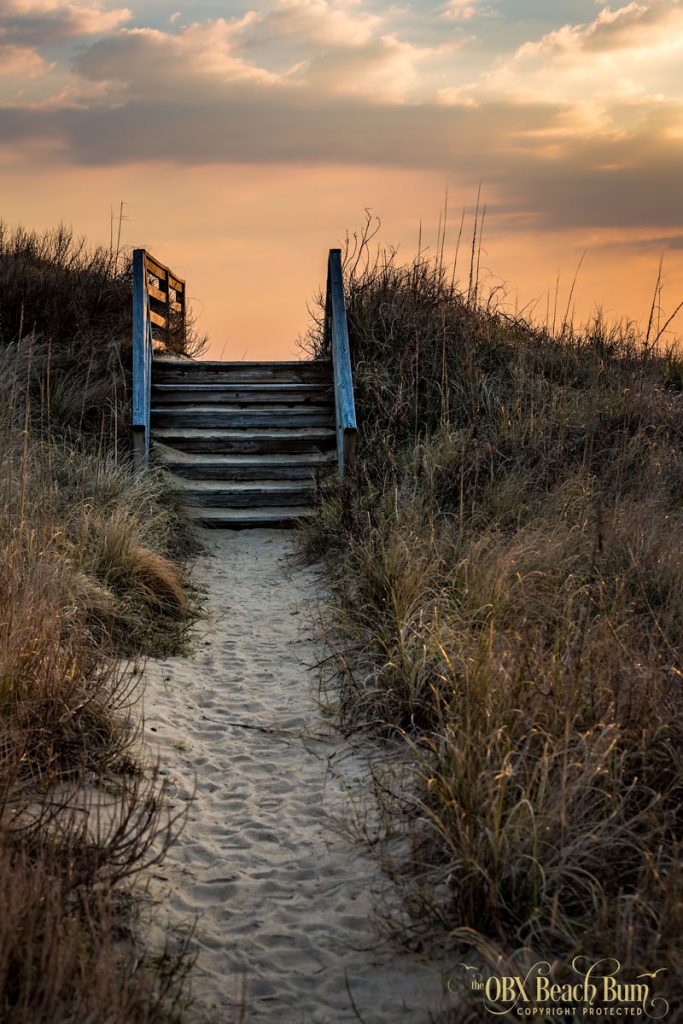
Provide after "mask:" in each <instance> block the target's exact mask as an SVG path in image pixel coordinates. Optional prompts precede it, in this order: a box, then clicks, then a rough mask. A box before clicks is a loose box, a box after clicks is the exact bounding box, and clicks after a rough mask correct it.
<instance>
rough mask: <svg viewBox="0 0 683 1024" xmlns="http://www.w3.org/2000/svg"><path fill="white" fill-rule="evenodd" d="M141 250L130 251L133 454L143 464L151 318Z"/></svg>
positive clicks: (149, 387) (146, 441)
mask: <svg viewBox="0 0 683 1024" xmlns="http://www.w3.org/2000/svg"><path fill="white" fill-rule="evenodd" d="M145 255H146V254H145V250H144V249H135V250H134V252H133V422H132V426H133V457H134V459H135V464H136V466H138V467H139V466H144V465H145V464H146V462H147V457H148V455H149V420H150V406H151V390H152V318H151V316H150V308H149V292H148V291H147V265H146V260H145Z"/></svg>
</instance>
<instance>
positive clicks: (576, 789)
mask: <svg viewBox="0 0 683 1024" xmlns="http://www.w3.org/2000/svg"><path fill="white" fill-rule="evenodd" d="M473 252H475V253H476V249H473ZM473 269H474V273H473V274H471V275H470V283H469V287H468V288H466V289H465V291H462V290H461V289H460V288H459V287H458V285H457V284H456V282H455V280H454V275H453V273H452V270H451V269H450V268H449V269H447V268H446V267H445V265H444V262H443V259H442V258H441V255H440V254H437V257H436V258H430V257H429V256H427V255H425V254H424V253H422V254H420V255H418V256H417V257H416V258H415V259H414V260H413V261H412V262H408V263H401V262H400V261H399V260H398V258H397V255H396V253H395V252H393V251H391V250H383V249H379V250H377V251H376V252H371V249H370V245H369V244H368V239H367V237H361V238H360V240H356V244H355V246H354V244H353V242H352V244H351V246H349V247H347V252H346V259H345V270H346V294H347V307H348V322H349V334H350V347H351V357H352V363H353V370H354V383H355V388H356V403H357V415H358V422H359V445H358V451H359V457H358V463H357V466H356V468H355V472H354V473H353V474H352V475H351V476H349V477H348V478H347V479H346V480H345V481H344V484H343V486H340V485H333V486H332V487H331V488H330V490H329V491H328V493H327V494H325V495H323V497H322V498H321V501H320V505H319V508H318V512H317V517H316V519H315V520H314V521H313V523H312V524H311V526H310V527H309V528H307V532H306V535H305V537H304V543H305V545H306V547H307V550H308V551H309V553H310V554H311V555H312V556H315V557H323V558H325V559H326V561H327V566H328V572H329V578H330V581H331V584H332V587H333V595H334V598H333V602H332V603H333V619H332V621H331V622H330V623H329V632H328V641H329V644H330V646H331V649H332V651H333V653H334V656H335V657H334V660H333V661H332V665H333V667H334V668H333V672H332V673H331V678H330V679H329V683H330V685H333V686H334V692H335V693H336V700H337V706H338V712H339V715H340V718H341V720H342V722H343V723H344V725H345V726H346V727H347V728H349V729H352V728H361V727H362V728H370V729H373V730H378V731H379V732H380V733H387V732H391V733H393V734H398V735H399V736H402V737H403V738H404V740H405V753H406V759H407V762H408V764H409V766H410V778H411V782H410V784H409V785H408V786H406V785H405V784H402V785H401V786H397V787H395V788H393V789H392V788H391V787H390V786H388V785H381V786H378V798H379V800H380V803H381V804H382V810H383V812H384V819H385V821H386V822H387V825H388V831H389V832H394V833H395V832H396V831H398V832H399V833H400V834H401V835H402V836H403V840H404V841H403V843H402V844H400V845H399V847H397V848H398V849H400V850H401V854H400V856H399V855H398V854H396V855H392V853H391V851H392V846H391V844H388V845H387V847H386V853H387V858H388V860H389V862H390V866H391V868H392V870H393V872H394V874H395V877H396V879H397V880H398V881H399V882H400V883H401V884H402V885H403V886H404V891H405V897H406V899H405V910H406V914H405V918H404V919H403V921H402V922H401V925H400V927H401V930H402V934H403V937H404V939H405V940H406V941H409V942H411V943H413V944H415V945H420V946H422V945H424V944H425V943H426V944H428V945H429V944H434V943H435V944H436V945H437V946H438V948H440V949H441V950H442V951H443V950H446V951H447V952H448V951H451V952H452V954H453V958H454V962H455V961H456V960H457V959H458V957H459V958H460V959H462V956H463V946H468V945H469V946H473V947H475V948H476V950H477V951H478V954H479V955H480V956H483V957H484V958H485V959H488V961H489V962H491V963H495V962H496V958H500V957H505V958H512V961H513V962H514V961H515V958H517V959H518V962H521V959H524V958H525V957H526V958H528V957H529V956H531V957H532V958H533V957H534V956H536V957H538V958H547V959H549V960H550V961H553V962H556V963H559V962H565V963H566V962H568V961H569V960H570V959H571V957H572V956H574V955H577V954H580V955H584V956H587V957H589V958H593V959H599V958H600V957H604V956H612V957H616V958H618V959H619V960H620V961H621V963H622V965H623V967H624V970H625V971H627V972H630V974H631V975H633V974H639V973H641V972H643V971H652V970H654V969H656V968H658V967H664V968H666V971H665V973H662V974H661V975H660V976H659V980H658V988H659V989H660V990H661V991H662V992H663V993H666V995H667V997H668V999H669V1002H670V1006H671V1009H672V1013H673V1016H672V1017H671V1018H670V1019H680V1013H681V1012H683V1011H681V1010H680V1008H681V1006H683V951H682V949H681V944H680V937H681V934H683V875H682V871H681V841H682V831H681V830H682V826H683V820H682V817H681V815H682V809H683V701H682V700H681V696H682V693H681V691H682V683H683V642H682V641H683V633H682V627H683V393H682V391H681V385H682V377H681V366H682V365H683V363H682V362H681V357H680V353H678V352H677V351H676V349H675V348H674V347H671V348H669V349H667V348H666V347H665V346H664V344H663V340H662V338H658V339H657V342H658V344H656V345H655V344H654V341H655V339H654V337H652V335H651V336H650V338H649V341H648V340H647V339H645V338H644V337H643V336H642V335H641V334H640V332H639V331H638V329H637V328H636V327H635V326H634V325H629V324H623V325H619V326H612V327H610V326H608V325H607V324H605V323H604V322H603V321H602V320H601V318H600V317H596V318H595V319H594V320H593V322H592V323H590V324H589V325H588V326H587V327H585V328H583V329H581V330H579V329H576V328H574V327H573V325H572V324H571V323H570V322H569V321H568V320H567V318H565V319H564V322H563V323H562V324H561V326H560V327H556V329H555V330H553V329H552V327H550V326H547V325H546V326H541V327H539V326H536V325H533V324H531V323H529V322H526V321H525V320H523V319H521V318H519V317H514V316H511V315H509V314H507V313H505V312H504V311H502V310H501V309H500V308H498V307H497V306H496V303H495V301H492V302H486V301H483V300H482V299H481V298H480V297H479V296H478V295H477V288H476V256H475V263H474V268H473ZM473 281H474V285H473V283H472V282H473ZM309 343H310V345H311V346H312V349H313V351H314V352H316V353H324V344H323V340H322V336H321V334H320V332H319V330H318V326H317V325H314V328H313V330H312V332H311V337H310V339H309ZM406 841H407V844H408V845H407V846H406ZM406 850H408V851H409V852H406ZM520 951H525V952H524V953H522V952H520ZM456 954H458V956H456ZM674 1011H675V1012H674ZM515 1019H516V1018H515ZM668 1019H669V1018H668Z"/></svg>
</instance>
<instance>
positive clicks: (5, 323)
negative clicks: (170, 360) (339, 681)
mask: <svg viewBox="0 0 683 1024" xmlns="http://www.w3.org/2000/svg"><path fill="white" fill-rule="evenodd" d="M0 292H1V293H2V312H1V314H0V511H1V513H2V514H1V516H0V898H1V899H2V902H3V908H4V911H3V914H2V915H1V916H0V1021H3V1022H4V1021H6V1022H7V1024H10V1021H11V1022H12V1024H34V1022H35V1021H38V1020H40V1021H45V1022H46V1024H48V1022H49V1024H58V1022H67V1021H73V1020H79V1021H86V1020H87V1021H89V1022H93V1024H97V1022H102V1024H105V1022H106V1024H170V1022H174V1021H178V1020H180V1019H181V1017H182V1015H183V1013H184V1011H185V1009H186V1007H187V1004H188V996H187V987H186V984H185V982H186V975H187V969H188V964H189V959H188V957H187V953H186V950H185V949H182V948H181V949H180V950H176V951H175V952H172V951H171V947H170V945H169V946H168V948H167V949H165V950H162V951H158V952H156V953H152V952H151V951H150V950H149V949H147V948H146V947H145V943H144V942H143V941H142V939H141V935H142V928H141V927H140V926H139V923H138V920H137V917H138V910H139V905H138V902H137V900H136V899H135V898H134V895H135V891H136V890H135V887H134V886H135V881H136V879H137V878H138V877H139V876H140V875H141V874H142V873H143V872H144V871H145V870H146V869H147V868H148V867H149V866H150V865H151V864H155V863H158V862H159V861H160V860H161V859H162V857H163V855H164V852H165V850H166V849H167V848H168V845H169V844H170V843H171V842H172V841H173V839H174V837H175V835H176V834H177V830H178V828H179V826H180V822H179V821H178V819H173V818H172V817H169V812H168V811H167V810H166V804H165V799H164V793H163V788H162V786H161V784H160V781H159V778H158V776H157V775H156V774H155V773H154V772H151V773H150V772H149V771H145V770H144V767H145V766H144V763H143V759H142V752H141V750H140V748H139V744H138V742H137V729H136V723H135V717H134V706H135V702H136V700H137V697H138V695H139V675H138V673H137V668H136V665H135V659H137V658H139V657H141V656H145V655H150V654H159V653H172V652H175V651H179V650H182V649H184V647H185V646H186V644H187V641H188V637H189V631H190V628H191V624H192V621H193V620H194V618H196V615H197V613H198V601H197V594H196V592H195V591H194V590H193V588H192V587H191V585H190V581H189V575H188V571H187V568H186V563H187V559H188V558H189V556H190V555H191V554H192V552H193V550H194V546H193V541H192V538H191V534H190V531H189V528H188V526H187V524H186V523H185V521H184V519H183V517H182V513H181V511H180V508H179V505H178V502H177V499H176V497H175V495H174V494H173V492H172V491H171V490H170V488H169V485H168V484H167V483H166V482H165V479H164V477H163V476H162V475H161V473H159V472H157V471H155V470H150V471H146V472H144V473H140V472H135V471H134V469H133V465H132V459H131V453H130V451H129V438H128V429H127V425H128V423H129V417H128V394H129V390H130V389H129V376H130V371H129V359H130V303H131V280H130V265H129V262H128V261H127V260H121V259H119V258H118V257H117V256H116V255H113V254H111V253H109V252H107V251H104V250H96V251H94V252H90V251H88V250H86V249H85V247H84V246H83V245H81V244H80V243H75V242H74V240H73V238H72V237H71V235H70V234H69V233H68V232H66V231H64V230H59V231H57V232H53V233H49V234H47V235H45V236H43V237H39V236H36V235H31V234H28V233H25V232H23V231H17V232H15V233H13V234H12V233H8V232H7V231H6V230H5V229H0Z"/></svg>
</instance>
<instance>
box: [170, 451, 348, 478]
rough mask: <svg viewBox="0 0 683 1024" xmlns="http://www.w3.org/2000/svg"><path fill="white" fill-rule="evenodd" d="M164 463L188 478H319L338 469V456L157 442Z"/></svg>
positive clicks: (176, 473)
mask: <svg viewBox="0 0 683 1024" xmlns="http://www.w3.org/2000/svg"><path fill="white" fill-rule="evenodd" d="M155 449H156V452H157V456H158V457H159V461H160V464H161V465H162V466H163V467H164V468H165V469H167V470H168V471H169V472H170V473H174V474H175V475H176V476H181V477H184V478H185V479H188V480H318V479H322V478H324V477H326V476H329V474H330V473H332V472H334V470H335V468H336V465H337V460H336V456H335V454H334V453H330V452H303V453H301V454H296V453H294V454H291V455H278V454H277V453H274V454H270V455H268V454H266V455H258V454H255V455H243V454H236V455H212V454H206V453H192V454H189V453H187V452H181V451H178V449H176V448H169V447H167V446H166V445H160V444H158V445H155Z"/></svg>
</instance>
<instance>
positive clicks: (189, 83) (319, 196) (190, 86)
mask: <svg viewBox="0 0 683 1024" xmlns="http://www.w3.org/2000/svg"><path fill="white" fill-rule="evenodd" d="M480 189H481V196H482V202H485V203H486V220H485V228H484V239H483V252H482V279H483V282H484V283H485V285H486V286H487V287H492V288H498V289H499V290H498V293H497V294H498V295H499V296H500V299H501V301H502V302H503V303H504V304H505V305H506V307H507V308H510V309H511V310H513V309H523V310H526V311H527V312H528V314H529V315H533V316H536V317H538V318H540V319H545V317H546V315H547V310H548V309H549V308H550V309H552V307H553V306H554V305H555V294H556V292H557V294H558V296H559V306H560V308H563V306H564V304H565V303H566V302H567V299H568V296H569V293H570V288H571V283H572V280H573V277H574V275H575V272H576V270H577V267H579V264H580V270H579V273H578V278H577V283H576V288H575V290H574V293H573V302H574V303H575V306H576V317H577V319H579V320H583V319H585V318H587V317H589V316H590V315H591V313H592V312H593V311H594V310H595V309H596V308H598V307H600V308H602V309H603V310H604V312H605V314H606V315H607V317H608V318H614V319H616V318H621V317H625V318H631V319H635V320H637V321H638V322H640V323H646V322H647V318H648V311H649V307H650V303H651V301H652V295H653V289H654V287H655V282H656V279H657V269H658V265H659V261H660V259H662V260H663V285H664V288H663V293H662V296H663V297H662V301H661V306H662V309H663V310H664V312H668V311H670V310H672V309H673V308H675V306H676V305H677V303H678V302H679V301H680V300H681V299H683V0H631V2H628V3H624V2H622V0H615V2H610V3H608V2H604V0H438V2H431V0H430V2H427V0H414V2H412V3H404V2H401V0H396V2H392V0H267V2H255V3H254V2H252V3H249V2H248V0H246V2H242V0H221V2H219V0H193V2H186V3H183V0H172V2H171V3H167V2H165V0H129V2H128V4H126V5H125V6H123V5H120V4H119V3H110V2H109V0H66V2H62V0H0V218H1V219H3V220H4V221H5V222H7V223H9V224H11V225H16V224H22V225H24V226H26V227H29V228H36V229H41V230H42V229H45V228H50V227H54V226H56V225H57V224H59V223H60V222H62V223H66V224H68V225H70V226H72V227H73V229H74V231H75V232H76V233H77V234H79V235H86V236H87V237H88V238H89V240H90V241H91V242H92V243H104V244H109V240H110V236H111V221H112V210H114V212H115V214H117V213H118V211H119V209H120V204H121V203H123V204H124V207H123V209H124V218H125V219H124V220H123V222H122V224H121V236H122V241H123V243H124V244H125V245H127V246H143V247H145V248H147V249H149V250H150V251H151V252H152V254H153V255H155V256H157V257H158V258H159V259H160V260H162V261H163V262H165V263H167V264H169V265H171V266H172V268H173V269H174V270H175V271H176V273H177V274H178V275H179V276H182V277H184V278H186V280H187V282H188V295H189V297H190V299H191V302H192V308H193V310H194V313H195V315H196V316H197V319H198V324H199V327H200V329H202V330H204V331H206V332H207V333H208V335H209V338H210V348H209V350H208V354H209V355H211V356H213V357H214V358H225V359H241V358H244V357H247V358H254V359H259V358H263V359H274V358H288V357H289V358H292V357H296V355H297V351H298V350H297V338H298V336H299V335H301V334H302V333H303V332H304V331H305V329H306V325H307V322H308V305H309V303H310V301H311V299H312V297H313V295H314V294H315V292H316V291H317V290H318V288H319V286H320V284H321V283H322V282H323V278H324V273H325V257H326V252H327V250H328V249H329V248H330V247H333V246H337V245H339V244H340V242H342V241H343V239H344V237H345V234H346V232H347V231H348V232H353V231H355V230H358V229H359V228H360V226H361V225H362V223H363V220H364V216H365V213H364V211H365V210H366V209H370V210H371V211H372V213H373V214H374V215H375V216H377V217H379V218H380V220H381V229H380V235H379V237H380V238H381V239H382V240H383V241H384V242H385V243H386V244H389V245H392V246H397V247H398V249H399V256H402V255H404V256H405V257H406V259H409V258H410V257H411V256H412V254H413V253H414V251H415V248H416V245H417V239H418V233H419V231H420V230H421V232H422V241H423V245H430V246H431V247H432V249H433V248H434V246H435V244H436V237H437V231H438V223H439V218H440V217H441V216H442V211H443V208H444V202H445V197H446V195H447V196H448V218H447V221H448V223H447V235H446V251H447V254H448V253H450V254H452V252H453V250H454V247H455V242H456V238H457V234H458V228H459V223H460V217H461V213H462V211H463V210H465V211H466V228H465V234H467V231H468V230H471V225H472V217H473V208H474V205H475V203H476V199H477V195H478V192H479V190H480ZM117 232H118V224H116V225H115V231H114V233H115V234H116V233H117ZM459 267H460V268H461V270H462V274H461V275H460V276H466V267H465V261H464V260H463V258H462V252H461V258H460V264H459ZM459 273H460V271H459ZM558 279H559V284H558ZM676 326H679V327H680V329H681V331H683V320H682V319H680V318H679V320H678V321H674V324H673V327H676Z"/></svg>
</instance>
